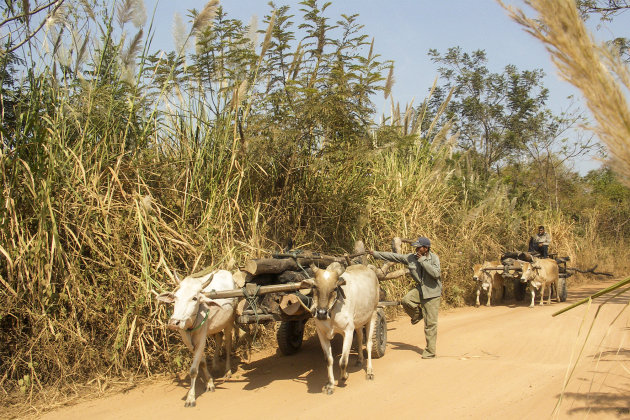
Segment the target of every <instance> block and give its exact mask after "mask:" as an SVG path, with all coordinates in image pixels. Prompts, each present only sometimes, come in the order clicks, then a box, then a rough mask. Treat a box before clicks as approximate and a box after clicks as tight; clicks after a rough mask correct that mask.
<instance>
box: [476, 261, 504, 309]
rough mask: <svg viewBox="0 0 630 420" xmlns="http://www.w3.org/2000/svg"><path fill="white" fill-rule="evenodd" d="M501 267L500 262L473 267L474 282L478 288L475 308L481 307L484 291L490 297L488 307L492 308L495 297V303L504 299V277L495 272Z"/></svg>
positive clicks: (490, 262)
mask: <svg viewBox="0 0 630 420" xmlns="http://www.w3.org/2000/svg"><path fill="white" fill-rule="evenodd" d="M500 265H501V263H500V262H498V261H486V262H484V263H483V264H475V265H474V266H473V280H474V282H475V284H476V288H477V290H476V294H477V300H476V301H475V306H479V305H480V303H479V295H481V291H482V290H485V291H486V293H487V295H488V301H487V302H486V306H490V304H491V299H492V296H493V295H494V297H495V301H496V300H500V299H502V298H503V276H502V275H501V274H499V272H498V271H496V270H493V268H496V267H498V266H500Z"/></svg>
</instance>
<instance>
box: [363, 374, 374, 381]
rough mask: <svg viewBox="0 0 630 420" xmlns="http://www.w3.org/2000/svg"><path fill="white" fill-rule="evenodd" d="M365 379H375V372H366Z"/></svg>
mask: <svg viewBox="0 0 630 420" xmlns="http://www.w3.org/2000/svg"><path fill="white" fill-rule="evenodd" d="M365 379H367V380H368V381H373V380H374V374H373V373H366V374H365Z"/></svg>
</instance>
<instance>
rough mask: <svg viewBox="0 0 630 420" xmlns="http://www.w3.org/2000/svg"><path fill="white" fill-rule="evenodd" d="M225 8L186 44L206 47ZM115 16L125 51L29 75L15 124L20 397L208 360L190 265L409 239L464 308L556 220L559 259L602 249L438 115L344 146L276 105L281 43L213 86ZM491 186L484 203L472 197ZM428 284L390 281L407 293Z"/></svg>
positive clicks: (9, 375)
mask: <svg viewBox="0 0 630 420" xmlns="http://www.w3.org/2000/svg"><path fill="white" fill-rule="evenodd" d="M132 3H133V2H125V5H127V6H130V5H131V4H132ZM215 7H216V2H214V1H212V2H209V3H208V5H207V7H206V8H204V10H202V12H200V13H199V14H198V15H197V16H195V17H194V19H193V22H192V25H191V28H192V29H191V30H190V31H189V33H188V35H186V36H184V39H185V38H186V37H187V38H188V39H189V40H190V39H192V38H193V37H197V36H201V34H202V33H203V31H204V26H207V25H208V22H209V19H211V16H213V15H214V14H215V12H217V13H218V11H216V10H215ZM122 12H124V10H121V14H122V16H127V15H126V14H125V13H122ZM274 16H275V14H274ZM274 19H275V18H272V19H271V23H273V22H274ZM126 21H127V20H126V19H122V20H121V22H126ZM111 25H112V24H111V22H110V23H108V24H107V23H106V24H104V26H103V27H105V28H107V29H106V31H105V34H103V36H104V38H105V39H107V40H108V41H109V42H107V43H104V42H101V41H97V40H95V39H91V40H88V41H87V44H86V45H88V46H89V49H90V51H91V53H92V54H93V56H94V57H97V59H95V60H94V62H93V63H92V65H91V66H88V69H89V72H88V71H85V74H82V73H81V72H80V71H79V69H73V68H68V67H61V66H60V63H59V62H58V61H57V60H56V59H54V60H52V62H50V63H47V66H46V67H45V68H44V69H43V70H40V71H34V72H32V73H31V74H30V75H29V77H28V78H27V79H25V80H24V86H25V92H27V93H28V95H27V96H24V97H22V98H21V100H20V101H19V103H18V104H17V108H16V110H17V112H16V115H17V116H18V118H17V120H16V121H15V122H13V123H12V124H13V125H12V126H10V125H9V121H7V120H5V119H4V116H3V121H2V122H3V127H5V126H7V127H12V128H9V129H3V131H2V132H1V133H2V143H1V144H2V148H1V149H0V175H1V180H2V191H3V194H2V195H1V196H0V204H1V206H0V261H1V264H2V265H0V295H1V296H2V303H3V305H1V306H2V307H1V308H0V391H1V392H0V395H2V397H0V399H1V402H2V404H3V405H5V404H8V403H10V402H11V403H12V402H16V401H27V402H32V401H35V400H41V399H42V398H44V397H45V395H47V394H46V393H45V392H44V391H46V390H48V389H51V388H52V389H58V390H61V391H63V392H64V393H65V394H66V395H71V394H73V393H74V391H73V389H76V387H77V386H78V385H77V384H85V383H88V382H89V383H93V381H95V380H96V381H97V382H99V383H106V382H107V381H111V380H112V379H113V378H116V377H126V378H130V377H133V376H134V375H142V376H150V375H152V374H154V373H156V372H163V371H170V370H172V369H178V368H181V367H182V366H184V364H185V361H186V358H187V357H189V356H188V355H187V353H186V352H185V351H184V350H185V349H184V348H183V346H182V345H181V344H180V342H179V340H178V339H177V337H175V336H173V335H172V334H169V333H168V332H167V330H166V329H165V326H164V324H163V320H165V319H166V318H167V313H166V309H165V308H164V307H161V306H158V305H157V304H156V302H155V301H154V300H153V299H152V291H158V292H159V291H163V290H168V289H171V288H172V287H173V286H174V284H175V280H174V274H173V271H174V270H178V271H179V272H183V273H190V272H193V271H195V270H197V269H200V268H202V267H204V266H215V267H223V268H233V267H235V266H236V265H238V264H241V263H242V262H243V261H244V260H245V258H250V257H258V256H261V255H265V254H266V252H267V251H269V250H280V249H281V248H282V247H284V246H285V245H286V242H287V240H288V239H292V240H293V242H294V243H295V244H296V246H298V247H302V248H310V249H314V250H321V251H326V252H329V253H335V252H342V251H349V250H351V249H352V245H353V242H354V241H355V240H357V239H361V240H363V241H364V242H365V243H366V245H367V246H368V247H370V248H373V249H387V248H389V243H390V241H391V238H392V237H394V236H402V237H406V238H413V237H416V236H418V235H426V236H428V237H429V238H431V240H432V241H433V244H434V246H433V249H434V250H435V251H436V252H437V253H438V254H439V256H440V258H441V261H442V267H443V277H444V283H445V292H444V293H445V299H444V301H445V303H446V304H448V305H463V304H465V303H466V302H469V301H470V299H471V297H472V293H473V290H472V289H473V287H472V281H471V280H470V278H471V275H472V273H471V266H472V264H471V262H477V261H482V260H484V259H496V258H497V257H498V256H499V255H500V253H501V252H502V251H505V250H513V249H523V248H524V247H525V244H526V241H527V237H528V236H529V235H530V232H533V231H534V228H535V226H537V225H538V224H545V225H547V226H548V230H549V231H550V232H551V233H552V235H554V238H555V240H556V242H555V243H556V247H557V248H558V249H557V250H558V252H560V253H566V254H569V255H571V256H573V255H575V257H576V260H579V258H581V257H582V256H583V255H589V253H590V250H586V249H585V250H582V249H581V248H580V247H579V246H576V245H575V244H576V243H578V242H579V241H578V238H577V237H576V234H575V233H574V230H573V226H572V225H571V223H569V222H567V221H566V219H565V218H564V217H563V216H562V215H561V214H558V213H553V212H549V213H547V212H540V213H531V212H530V211H526V210H523V209H521V208H519V206H518V203H517V202H516V201H515V200H514V199H513V198H510V196H509V192H508V191H507V190H506V189H505V187H502V186H501V185H500V183H495V184H486V183H485V182H482V181H481V180H480V179H479V177H477V176H476V175H475V174H474V172H473V171H472V170H471V169H470V165H469V164H468V162H467V157H466V155H465V154H455V153H454V152H453V146H452V145H453V143H454V142H453V140H454V138H453V134H452V133H451V132H450V126H449V125H447V126H444V127H438V126H437V121H438V119H439V115H437V116H435V118H434V119H432V120H427V119H426V115H427V112H426V106H421V107H419V108H418V109H417V110H413V109H412V108H410V107H408V108H407V110H406V112H405V116H404V118H400V117H399V116H398V117H396V118H392V119H390V120H389V121H390V122H389V125H387V124H383V125H381V126H377V125H375V124H366V126H365V127H361V130H357V132H359V133H362V134H361V135H360V136H359V135H357V138H351V139H345V138H344V139H343V140H344V141H345V142H339V143H340V144H338V145H336V148H333V147H330V148H326V146H325V141H326V140H328V139H326V138H324V137H325V136H324V135H321V136H320V137H316V136H312V137H308V136H307V135H310V134H311V132H309V131H308V130H304V129H303V126H306V125H307V124H312V120H311V119H310V118H312V115H311V114H308V113H307V114H306V115H304V114H300V113H299V111H300V109H299V107H296V108H297V109H291V112H294V114H290V117H291V118H289V122H288V123H286V125H284V126H283V125H280V123H278V121H279V119H277V118H267V119H266V117H268V116H267V115H265V112H271V111H269V110H268V109H260V108H258V107H257V102H259V101H260V102H263V100H264V99H265V97H264V89H261V85H265V83H266V82H267V80H259V79H260V78H261V74H262V73H263V67H264V65H266V64H267V63H266V62H265V57H264V53H265V51H267V48H269V44H268V43H269V41H268V40H267V37H265V40H266V41H265V45H266V46H265V47H264V48H262V52H261V53H260V55H256V54H255V53H254V52H252V51H247V53H248V54H250V55H252V56H254V55H255V57H254V59H252V60H251V62H250V63H251V65H244V66H243V67H244V68H246V70H247V71H242V72H234V75H235V76H234V78H233V79H229V78H227V77H226V78H222V79H221V80H218V81H217V80H213V85H212V86H211V87H212V88H213V89H214V88H216V90H212V92H211V93H208V92H207V91H206V90H211V89H210V88H208V86H207V85H202V83H201V82H199V81H197V80H182V78H181V77H180V75H179V72H180V71H181V67H180V64H181V63H182V61H183V58H185V57H184V56H183V53H184V51H183V50H182V51H179V52H178V53H175V54H174V55H168V54H165V55H162V56H160V57H157V58H156V61H152V60H153V58H155V57H150V56H148V53H147V52H146V51H147V50H148V46H147V45H145V47H144V49H142V48H140V47H139V46H138V45H137V44H138V43H139V42H140V41H139V39H138V38H137V37H134V38H132V41H131V43H132V44H133V47H132V45H129V44H126V45H127V47H125V42H124V37H122V39H120V40H117V41H114V38H113V34H115V33H117V32H116V31H115V30H114V28H113V27H111ZM266 32H267V33H271V30H267V31H266ZM121 36H122V35H121ZM148 39H150V34H149V35H148ZM184 44H186V42H184ZM97 47H98V48H97ZM123 47H125V48H123ZM129 50H136V51H140V50H143V51H145V53H143V54H141V55H140V57H139V58H138V60H137V61H138V63H139V65H138V66H137V68H135V70H134V71H135V73H132V76H133V77H129V75H130V73H129V71H130V68H128V67H125V66H124V62H122V61H120V59H119V58H120V57H121V55H120V51H129ZM302 54H304V53H303V51H302V50H301V47H300V46H298V47H297V49H296V51H295V56H296V57H302ZM370 54H371V53H370ZM368 61H370V60H368ZM298 67H299V71H303V72H304V73H305V74H307V75H309V77H310V75H311V74H313V69H312V68H308V67H306V64H302V67H300V66H297V65H296V70H295V71H296V72H297V71H298ZM59 69H64V71H63V73H61V70H59ZM82 69H83V70H85V68H83V67H82ZM86 75H87V76H86ZM88 76H89V77H88ZM130 80H131V81H132V82H130ZM290 88H292V86H289V87H288V88H287V90H286V92H283V93H286V95H291V94H293V91H291V90H290ZM178 92H179V93H178ZM307 92H309V93H312V91H310V90H307ZM296 98H297V95H296ZM296 98H292V99H295V100H296V101H297V99H300V100H302V101H303V102H301V104H303V105H304V107H306V105H307V104H308V103H307V102H308V100H310V97H307V98H306V99H305V98H297V99H296ZM426 103H427V101H425V104H426ZM332 109H334V108H332ZM442 109H444V108H443V107H442ZM324 111H327V112H328V113H333V114H334V113H335V112H337V111H336V109H335V110H334V111H330V110H326V109H325V110H324ZM272 117H276V116H275V115H273V116H272ZM5 123H6V124H5ZM274 124H277V126H276V125H274ZM312 128H313V129H312V130H311V131H316V130H315V129H317V128H319V127H312ZM301 130H302V131H301ZM305 131H306V134H305ZM243 133H244V134H243ZM306 137H308V138H306ZM305 138H306V140H305ZM309 142H310V143H309ZM318 142H319V143H318ZM473 190H474V191H475V194H478V193H479V192H481V194H482V195H483V199H482V200H473V199H469V198H467V197H468V195H469V193H470V192H471V191H473ZM471 195H472V194H471ZM591 234H592V237H589V238H590V239H592V240H596V239H597V235H596V233H595V232H591ZM409 286H410V280H409V279H403V280H399V281H394V282H391V283H388V284H387V285H385V287H386V288H387V289H388V293H389V297H390V298H392V299H396V298H400V296H402V294H404V292H406V290H407V288H408V287H409ZM100 389H101V390H102V389H103V387H102V386H101V387H100ZM51 398H52V397H51Z"/></svg>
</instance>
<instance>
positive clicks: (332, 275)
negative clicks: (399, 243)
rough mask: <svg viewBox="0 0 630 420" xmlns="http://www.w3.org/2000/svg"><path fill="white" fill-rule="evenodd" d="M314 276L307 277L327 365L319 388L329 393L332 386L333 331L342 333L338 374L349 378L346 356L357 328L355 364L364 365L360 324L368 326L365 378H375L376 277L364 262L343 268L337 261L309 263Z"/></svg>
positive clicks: (333, 385)
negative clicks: (323, 264)
mask: <svg viewBox="0 0 630 420" xmlns="http://www.w3.org/2000/svg"><path fill="white" fill-rule="evenodd" d="M312 268H313V271H314V273H315V278H314V279H311V280H310V281H308V282H309V283H310V284H311V286H312V287H313V305H312V307H311V312H312V313H313V315H314V316H315V317H316V318H315V326H316V328H317V336H318V337H319V342H320V344H321V345H322V350H323V351H324V356H325V357H326V362H327V365H328V383H327V384H326V385H325V386H324V387H323V389H322V391H323V392H325V393H327V394H332V393H333V391H334V389H335V377H334V375H333V355H332V349H331V346H330V340H332V338H333V337H334V335H335V334H337V333H340V334H342V335H343V349H342V353H341V358H340V360H339V367H340V368H341V377H340V379H339V381H340V382H341V381H345V380H346V379H348V371H347V367H348V356H349V353H350V347H351V346H352V338H353V334H354V332H355V331H356V333H357V340H356V342H357V343H358V347H359V349H358V350H359V351H358V353H359V359H358V361H357V364H360V365H363V361H364V357H363V327H364V326H367V340H366V341H367V357H368V360H367V367H366V378H367V379H374V372H373V370H372V335H373V334H374V326H375V324H376V318H377V315H376V307H377V305H378V287H379V286H378V278H377V277H376V274H375V273H374V271H373V270H371V269H370V268H368V267H367V266H364V265H351V266H349V267H348V268H346V270H345V271H344V270H343V268H342V267H341V265H340V264H339V263H333V264H331V265H330V266H328V268H326V269H325V270H323V269H318V268H317V267H315V266H312Z"/></svg>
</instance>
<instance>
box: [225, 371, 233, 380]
mask: <svg viewBox="0 0 630 420" xmlns="http://www.w3.org/2000/svg"><path fill="white" fill-rule="evenodd" d="M231 377H232V371H231V370H228V371H227V372H226V373H225V376H224V378H225V379H230V378H231Z"/></svg>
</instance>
